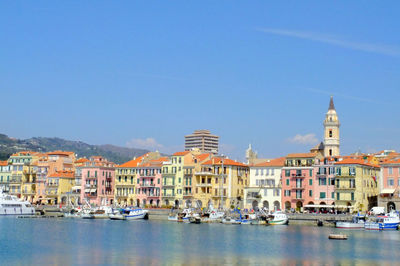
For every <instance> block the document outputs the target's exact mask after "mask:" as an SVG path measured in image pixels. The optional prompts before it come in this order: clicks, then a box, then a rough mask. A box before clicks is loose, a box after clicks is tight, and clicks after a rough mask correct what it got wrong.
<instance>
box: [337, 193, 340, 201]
mask: <svg viewBox="0 0 400 266" xmlns="http://www.w3.org/2000/svg"><path fill="white" fill-rule="evenodd" d="M336 200H340V193H339V192H337V193H336Z"/></svg>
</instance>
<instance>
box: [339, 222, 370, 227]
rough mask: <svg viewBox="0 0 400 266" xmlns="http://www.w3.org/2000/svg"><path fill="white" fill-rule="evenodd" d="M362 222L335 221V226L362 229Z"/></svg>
mask: <svg viewBox="0 0 400 266" xmlns="http://www.w3.org/2000/svg"><path fill="white" fill-rule="evenodd" d="M364 227H365V225H364V223H349V222H337V223H336V228H340V229H364Z"/></svg>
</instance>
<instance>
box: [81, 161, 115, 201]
mask: <svg viewBox="0 0 400 266" xmlns="http://www.w3.org/2000/svg"><path fill="white" fill-rule="evenodd" d="M80 170H81V176H82V181H81V199H82V201H83V203H86V202H87V203H89V204H90V205H95V206H101V205H111V204H113V203H114V187H115V183H114V180H115V164H114V163H113V162H109V161H108V160H107V159H105V158H103V157H101V156H92V157H90V159H89V162H86V163H85V164H84V166H82V167H80ZM75 178H76V177H75V176H74V180H75Z"/></svg>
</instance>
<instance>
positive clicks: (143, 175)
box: [136, 157, 168, 207]
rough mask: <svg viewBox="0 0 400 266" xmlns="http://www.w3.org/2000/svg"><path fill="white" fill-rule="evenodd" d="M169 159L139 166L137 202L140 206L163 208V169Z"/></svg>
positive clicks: (160, 159)
mask: <svg viewBox="0 0 400 266" xmlns="http://www.w3.org/2000/svg"><path fill="white" fill-rule="evenodd" d="M166 161H168V157H161V158H159V159H156V160H150V161H148V162H145V163H141V164H139V165H138V166H137V168H136V169H137V186H136V196H137V197H136V201H137V205H138V206H142V207H144V206H145V205H151V206H157V207H159V206H161V185H162V182H161V179H162V175H161V168H162V165H163V162H166Z"/></svg>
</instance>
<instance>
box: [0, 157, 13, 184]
mask: <svg viewBox="0 0 400 266" xmlns="http://www.w3.org/2000/svg"><path fill="white" fill-rule="evenodd" d="M10 180H11V165H9V164H8V162H7V161H0V187H2V188H3V189H4V190H5V191H9V190H10Z"/></svg>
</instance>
